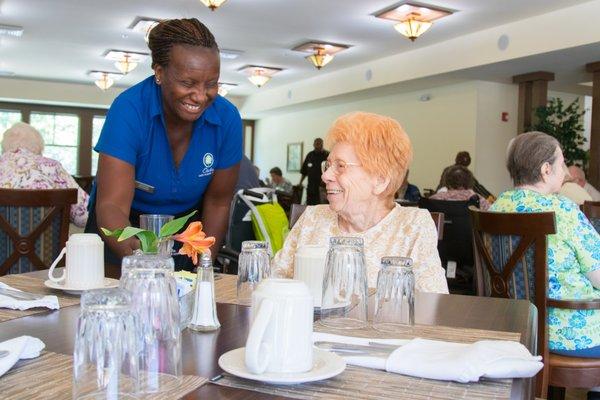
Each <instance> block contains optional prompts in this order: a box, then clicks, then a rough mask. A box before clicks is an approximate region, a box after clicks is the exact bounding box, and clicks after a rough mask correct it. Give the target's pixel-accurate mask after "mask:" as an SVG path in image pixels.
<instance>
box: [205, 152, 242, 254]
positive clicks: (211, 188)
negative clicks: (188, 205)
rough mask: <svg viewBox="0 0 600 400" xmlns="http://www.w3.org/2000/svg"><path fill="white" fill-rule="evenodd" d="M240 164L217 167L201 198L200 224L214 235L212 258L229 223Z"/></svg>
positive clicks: (210, 234)
mask: <svg viewBox="0 0 600 400" xmlns="http://www.w3.org/2000/svg"><path fill="white" fill-rule="evenodd" d="M239 168H240V164H239V163H238V164H235V165H233V166H232V167H229V168H225V169H217V170H216V171H215V174H214V175H213V177H212V180H211V181H210V183H209V185H208V188H207V189H206V192H205V193H204V199H203V200H202V225H203V226H204V232H206V234H207V235H208V236H214V237H215V245H214V247H213V248H212V249H211V254H212V257H213V260H214V259H215V257H216V256H217V253H218V252H219V249H220V248H221V243H222V241H223V237H224V236H225V232H226V230H227V226H228V225H229V208H230V206H231V199H232V198H233V189H234V188H235V184H236V183H237V180H238V172H239Z"/></svg>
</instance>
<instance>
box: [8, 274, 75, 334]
mask: <svg viewBox="0 0 600 400" xmlns="http://www.w3.org/2000/svg"><path fill="white" fill-rule="evenodd" d="M0 282H3V283H6V284H7V285H9V286H12V287H14V288H16V289H20V290H23V291H25V292H30V293H36V294H43V295H55V296H56V297H58V304H60V306H61V307H68V306H74V305H77V304H79V296H72V295H69V294H67V293H62V292H59V291H58V290H53V289H50V288H47V287H46V286H44V280H43V279H41V278H34V277H31V276H28V275H19V274H14V275H6V276H3V277H0ZM47 311H48V309H47V308H45V307H37V308H31V309H29V310H23V311H21V310H11V309H8V308H0V322H4V321H10V320H11V319H15V318H21V317H26V316H28V315H33V314H39V313H43V312H47Z"/></svg>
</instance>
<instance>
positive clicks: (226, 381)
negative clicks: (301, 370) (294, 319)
mask: <svg viewBox="0 0 600 400" xmlns="http://www.w3.org/2000/svg"><path fill="white" fill-rule="evenodd" d="M315 331H317V332H328V333H335V334H343V335H347V336H357V337H368V338H402V339H405V338H414V337H422V338H427V339H441V340H445V341H452V342H461V343H472V342H475V341H477V340H483V339H495V340H514V341H518V340H519V339H520V336H521V335H520V334H519V333H515V332H497V331H487V330H481V329H468V328H451V327H446V326H426V325H416V326H414V327H412V328H410V329H407V330H404V331H402V332H394V333H382V332H379V331H376V330H374V329H372V328H368V329H356V330H339V329H337V330H335V329H331V328H326V327H324V326H323V325H321V324H320V323H319V322H316V323H315ZM214 383H215V384H217V385H223V386H230V387H235V388H240V389H247V390H253V391H256V392H261V393H267V394H273V395H279V396H286V397H290V398H295V399H332V400H336V399H339V400H341V399H348V398H352V399H381V400H388V399H389V400H391V399H414V400H421V399H423V400H424V399H439V400H446V399H447V400H450V399H486V400H499V399H508V398H510V391H511V386H512V379H502V380H493V381H492V380H485V379H482V380H481V381H479V382H476V383H469V384H463V383H457V382H447V381H437V380H431V379H423V378H414V377H410V376H404V375H399V374H393V373H389V372H385V371H380V370H375V369H369V368H361V367H355V366H351V365H349V366H348V367H347V368H346V370H345V371H344V372H343V373H341V374H340V375H338V376H336V377H334V378H331V379H327V380H324V381H319V382H312V383H305V384H299V385H289V386H285V385H270V384H265V383H261V382H256V381H251V380H247V379H243V378H238V377H236V376H233V375H230V374H223V377H222V378H221V379H219V380H216V381H215V382H214Z"/></svg>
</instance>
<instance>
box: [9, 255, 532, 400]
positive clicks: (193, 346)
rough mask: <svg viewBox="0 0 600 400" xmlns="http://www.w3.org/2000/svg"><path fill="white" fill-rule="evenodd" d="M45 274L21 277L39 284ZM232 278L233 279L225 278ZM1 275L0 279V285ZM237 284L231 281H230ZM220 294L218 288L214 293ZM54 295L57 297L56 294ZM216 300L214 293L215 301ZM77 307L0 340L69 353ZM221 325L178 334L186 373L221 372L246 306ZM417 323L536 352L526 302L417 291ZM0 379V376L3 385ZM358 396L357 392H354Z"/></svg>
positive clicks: (198, 392)
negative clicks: (486, 335)
mask: <svg viewBox="0 0 600 400" xmlns="http://www.w3.org/2000/svg"><path fill="white" fill-rule="evenodd" d="M107 272H108V273H107V275H112V276H113V277H118V268H116V267H110V266H107ZM47 273H48V272H47V270H40V271H35V272H29V273H26V274H21V275H22V276H23V277H29V278H32V279H36V280H39V281H42V280H43V279H45V278H46V277H47ZM229 278H231V277H229ZM1 280H2V277H0V281H1ZM229 281H230V282H232V285H235V279H229ZM217 291H218V289H217ZM59 293H60V292H57V293H56V294H59ZM218 298H219V296H218V293H217V299H218ZM79 313H80V307H79V305H70V306H65V307H61V308H60V309H58V310H44V311H42V312H38V313H36V314H33V315H27V316H21V317H18V318H13V319H10V320H6V321H4V322H0V342H1V341H5V340H8V339H11V338H14V337H17V336H21V335H29V336H34V337H37V338H39V339H41V340H42V341H43V342H44V343H45V344H46V350H47V351H51V352H54V353H59V354H65V355H72V354H73V345H74V339H75V332H76V324H77V318H78V316H79ZM217 315H218V318H219V321H220V323H221V327H220V328H219V329H218V330H216V331H213V332H203V333H202V332H195V331H192V330H190V329H184V330H183V331H182V365H183V374H184V375H195V376H201V377H205V378H208V379H210V378H213V377H216V376H219V375H220V374H221V373H223V370H222V369H221V368H220V367H219V365H218V359H219V357H220V356H221V355H222V354H224V353H226V352H228V351H230V350H233V349H236V348H239V347H243V346H244V345H245V341H246V337H247V335H248V330H249V323H250V307H248V306H244V305H238V304H228V303H224V302H223V303H219V302H218V303H217ZM415 323H416V324H418V325H424V326H433V327H436V326H440V327H454V328H465V329H482V330H488V331H498V332H515V333H518V334H520V342H521V343H522V344H523V345H525V346H526V347H527V349H529V351H530V352H531V353H532V354H536V347H537V344H536V338H537V310H536V308H535V306H534V305H533V304H532V303H531V302H529V301H526V300H513V299H499V298H487V297H476V296H464V295H453V294H436V293H417V294H416V298H415ZM1 379H2V378H0V381H1ZM285 398H288V397H283V396H278V395H273V394H266V393H261V392H257V391H253V390H246V389H240V388H234V387H227V386H222V385H217V384H212V383H210V382H209V383H207V384H204V385H202V386H200V387H198V388H197V389H195V390H193V391H192V392H190V393H188V394H186V395H185V396H184V397H183V399H230V400H234V399H248V400H255V399H256V400H258V399H264V400H267V399H269V400H270V399H285ZM357 398H360V393H357ZM533 398H534V378H529V379H523V378H520V379H513V381H512V386H511V389H510V399H514V400H517V399H533Z"/></svg>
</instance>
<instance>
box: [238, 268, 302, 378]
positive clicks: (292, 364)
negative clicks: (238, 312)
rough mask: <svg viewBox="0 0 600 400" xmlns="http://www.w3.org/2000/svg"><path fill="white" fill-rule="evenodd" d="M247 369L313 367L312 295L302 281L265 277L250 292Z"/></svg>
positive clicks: (292, 370)
mask: <svg viewBox="0 0 600 400" xmlns="http://www.w3.org/2000/svg"><path fill="white" fill-rule="evenodd" d="M251 312H252V318H251V321H252V322H251V327H250V333H249V334H248V340H247V341H246V368H248V371H250V372H252V373H253V374H262V373H264V372H280V373H300V372H306V371H309V370H311V369H312V367H313V343H312V332H313V298H312V296H311V294H310V290H309V289H308V287H307V286H306V284H304V282H301V281H296V280H292V279H265V280H264V281H262V282H261V283H260V285H258V287H257V288H256V289H255V290H254V292H253V293H252V309H251Z"/></svg>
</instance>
